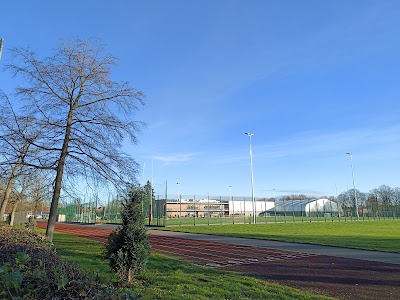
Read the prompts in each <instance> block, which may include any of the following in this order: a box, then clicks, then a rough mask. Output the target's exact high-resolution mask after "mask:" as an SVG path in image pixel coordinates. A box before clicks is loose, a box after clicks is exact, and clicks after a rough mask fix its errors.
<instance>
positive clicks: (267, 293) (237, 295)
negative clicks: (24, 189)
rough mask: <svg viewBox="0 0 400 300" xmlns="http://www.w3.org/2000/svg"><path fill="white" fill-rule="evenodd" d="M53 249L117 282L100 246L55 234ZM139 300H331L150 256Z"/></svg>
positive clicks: (138, 285)
mask: <svg viewBox="0 0 400 300" xmlns="http://www.w3.org/2000/svg"><path fill="white" fill-rule="evenodd" d="M54 245H55V247H56V248H57V253H58V255H59V256H60V257H62V258H63V259H66V260H68V261H71V262H74V263H76V264H79V265H80V266H81V267H82V269H83V270H84V271H85V272H87V273H88V274H92V275H96V274H98V275H99V278H100V280H102V281H110V280H111V281H116V280H117V278H116V277H115V276H114V275H113V274H112V273H111V272H110V271H109V268H108V263H107V261H106V260H104V259H103V257H102V251H103V250H102V249H103V244H101V243H99V242H95V241H91V240H87V239H83V238H78V237H73V236H70V235H67V234H62V233H56V234H55V236H54ZM137 279H138V280H137V283H136V285H135V287H134V288H135V289H136V291H138V292H139V293H140V295H141V297H142V298H141V299H166V300H168V299H171V300H175V299H188V300H189V299H332V298H328V297H324V296H318V295H313V294H311V293H307V292H302V291H298V290H294V289H292V288H288V287H285V286H281V285H277V284H271V283H268V282H267V281H264V280H259V279H256V278H253V277H250V276H245V275H241V274H238V273H233V272H223V271H218V270H213V269H209V268H205V267H201V266H196V265H193V264H190V263H188V262H184V261H181V260H176V259H172V258H169V257H166V256H163V255H158V254H152V255H151V256H150V260H149V263H148V266H147V270H146V271H145V272H144V273H142V274H141V275H140V276H139V277H138V278H137Z"/></svg>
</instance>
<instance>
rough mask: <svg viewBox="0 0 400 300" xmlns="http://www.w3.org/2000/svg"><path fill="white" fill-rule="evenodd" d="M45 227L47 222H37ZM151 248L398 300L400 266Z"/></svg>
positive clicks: (155, 242)
mask: <svg viewBox="0 0 400 300" xmlns="http://www.w3.org/2000/svg"><path fill="white" fill-rule="evenodd" d="M38 226H39V227H42V228H43V227H45V226H46V223H38ZM56 231H59V232H65V233H69V234H73V235H76V236H81V237H85V238H90V239H93V240H97V241H99V242H106V241H107V236H108V235H109V233H110V232H111V230H105V229H99V228H94V227H87V226H83V225H70V224H62V223H58V224H56ZM150 242H151V245H152V250H153V251H155V252H160V253H166V254H169V255H173V256H178V257H181V258H184V259H186V260H188V261H191V262H193V263H196V264H199V265H205V266H209V267H213V268H221V269H224V270H230V271H236V272H242V273H246V274H250V275H252V276H256V277H259V278H263V279H267V280H269V281H274V282H277V283H280V284H285V285H288V286H291V287H295V288H298V289H302V290H307V291H313V292H316V293H319V294H324V295H328V296H333V297H336V298H338V299H360V300H362V299H365V300H372V299H388V300H390V299H400V265H397V264H388V263H379V262H372V261H366V260H357V259H349V258H340V257H333V256H326V255H315V254H308V253H303V252H293V251H281V250H274V249H266V248H259V247H253V246H239V245H232V244H226V243H215V242H208V241H200V240H194V239H183V238H174V237H165V236H157V235H154V234H152V235H151V236H150Z"/></svg>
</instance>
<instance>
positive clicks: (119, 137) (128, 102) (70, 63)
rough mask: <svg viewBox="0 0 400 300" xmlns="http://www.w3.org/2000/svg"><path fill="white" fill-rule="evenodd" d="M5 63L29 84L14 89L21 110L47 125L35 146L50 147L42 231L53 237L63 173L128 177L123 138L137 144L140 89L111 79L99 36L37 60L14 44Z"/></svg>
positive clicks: (131, 166) (116, 180)
mask: <svg viewBox="0 0 400 300" xmlns="http://www.w3.org/2000/svg"><path fill="white" fill-rule="evenodd" d="M12 53H13V54H14V61H13V63H12V64H10V65H7V66H6V68H8V69H9V70H10V71H11V72H12V73H13V75H14V76H22V77H23V78H24V79H25V80H26V82H27V85H26V86H25V87H18V88H17V91H16V92H17V95H18V96H19V97H20V98H21V99H22V100H24V101H25V106H24V110H25V113H26V114H27V115H29V116H33V117H35V118H36V120H37V122H38V123H39V124H41V125H43V126H45V127H46V134H45V136H42V137H41V140H40V141H38V142H35V143H34V145H35V147H38V148H41V149H43V150H45V151H47V152H48V157H47V159H48V158H49V157H50V158H51V159H53V162H52V163H51V164H48V162H46V166H51V167H53V168H54V170H55V180H54V190H53V191H54V192H53V196H52V201H51V207H50V216H49V222H48V225H47V230H46V236H47V238H48V239H49V240H50V241H51V240H52V239H53V232H54V225H55V221H56V215H57V207H58V202H59V199H60V194H61V189H62V183H63V175H64V174H65V175H67V178H68V177H70V178H71V177H75V178H76V177H77V176H78V177H79V176H80V177H84V178H86V179H88V180H90V179H95V180H97V181H99V180H103V181H105V182H108V183H112V184H115V185H118V184H120V183H124V185H125V182H128V181H131V180H132V179H133V177H134V175H135V171H136V170H137V165H136V163H135V162H134V160H133V159H132V158H131V157H130V156H129V155H127V154H125V153H123V152H122V151H121V148H122V141H123V139H124V137H129V138H130V140H131V141H132V142H133V143H135V142H136V135H137V133H138V130H139V129H140V127H141V126H142V125H143V124H142V123H141V122H137V121H133V120H132V118H131V117H132V114H133V113H134V112H135V111H136V110H137V109H138V108H139V107H141V106H142V105H143V104H144V96H143V94H142V92H140V91H138V90H136V89H135V88H133V87H131V86H130V84H129V83H127V82H116V81H113V80H112V79H111V68H112V67H113V66H115V64H116V59H115V58H114V57H113V56H111V55H109V54H104V45H103V44H102V43H101V42H100V41H99V40H97V39H90V40H88V41H84V40H80V39H73V40H71V41H61V42H60V43H59V46H58V48H57V49H55V50H54V55H53V56H51V57H47V58H44V59H39V58H38V57H37V55H36V54H35V53H34V52H32V51H31V50H29V49H20V48H14V49H12Z"/></svg>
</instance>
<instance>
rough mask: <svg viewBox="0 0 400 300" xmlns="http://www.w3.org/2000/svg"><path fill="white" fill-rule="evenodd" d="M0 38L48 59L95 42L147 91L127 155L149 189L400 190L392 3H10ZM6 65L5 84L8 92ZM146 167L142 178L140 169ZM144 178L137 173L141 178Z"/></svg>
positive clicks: (399, 12) (0, 83) (120, 75)
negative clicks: (79, 43)
mask: <svg viewBox="0 0 400 300" xmlns="http://www.w3.org/2000/svg"><path fill="white" fill-rule="evenodd" d="M1 11H2V14H1V17H0V37H3V38H4V39H5V45H4V47H5V49H4V50H3V57H2V61H1V64H5V63H7V62H8V61H9V56H8V52H7V48H10V47H14V46H27V45H29V46H30V47H31V48H32V49H34V50H35V51H36V52H37V53H39V54H40V55H43V56H45V55H46V54H48V53H49V52H50V51H51V49H52V48H53V47H55V46H56V43H57V40H58V39H59V38H62V37H64V38H68V37H72V36H79V37H81V38H90V37H93V36H95V37H99V38H101V39H103V40H104V41H105V42H106V43H107V45H108V48H107V49H108V51H109V52H111V53H112V54H114V55H115V56H117V57H118V58H119V59H120V64H119V66H118V67H117V68H116V69H115V70H114V73H113V76H114V78H115V79H119V80H126V81H130V82H131V83H132V85H133V86H135V87H136V88H138V89H140V90H142V91H143V92H144V93H145V95H146V97H147V104H146V107H145V108H144V109H143V110H141V111H140V112H139V113H138V114H137V115H136V118H137V119H139V120H142V121H145V122H146V123H147V124H148V126H147V128H145V129H144V130H143V131H142V132H141V134H140V136H139V141H140V142H139V144H138V145H136V146H131V145H129V144H126V146H125V150H126V151H127V152H128V153H130V154H131V155H132V156H133V157H134V158H135V159H136V160H137V162H138V163H139V164H140V165H142V166H143V165H145V167H144V174H145V179H151V176H152V168H151V165H152V161H153V163H154V173H153V174H154V175H153V178H154V187H155V192H156V194H161V193H164V190H165V187H164V183H165V181H166V180H167V181H168V190H169V192H170V193H171V194H173V193H177V185H176V183H177V182H179V183H180V184H179V189H180V192H181V193H182V194H187V195H199V194H203V195H206V194H207V193H209V194H210V195H228V194H229V186H232V193H233V194H234V195H243V196H250V195H251V181H250V159H249V138H248V137H247V136H246V135H245V134H244V133H245V132H251V133H253V134H254V136H253V138H252V145H253V163H254V186H255V196H257V197H264V196H267V197H270V196H272V195H273V192H272V190H273V189H275V190H276V195H283V194H291V193H305V194H314V195H321V194H325V195H335V194H336V187H337V190H338V193H340V192H341V191H343V190H346V189H347V187H348V188H351V187H352V178H351V167H350V160H349V157H348V156H347V155H346V154H345V153H346V152H352V153H353V162H354V172H355V180H356V187H357V188H358V189H360V190H361V191H364V192H368V191H369V190H371V189H373V188H376V187H379V186H380V185H382V184H387V185H389V186H391V187H398V186H400V183H399V180H398V178H399V176H398V173H399V170H400V151H399V150H400V122H399V121H400V102H399V96H400V84H399V78H400V76H399V75H400V59H399V53H400V38H399V37H400V3H399V2H398V1H366V0H363V1H316V0H315V1H311V0H310V1H306V0H305V1H295V0H293V1H289V0H286V1H267V0H261V1H257V0H252V1H244V0H241V1H234V0H230V1H226V0H219V1H207V0H201V1H200V0H193V1H184V0H182V1H174V0H169V1H161V0H158V1H156V0H148V1H113V2H110V1H99V0H97V1H77V0H71V1H28V0H27V1H18V0H16V1H6V2H5V3H2V5H1ZM15 85H16V82H15V80H13V79H11V78H10V74H9V73H7V72H4V71H1V72H0V88H1V89H3V90H4V91H6V92H10V91H12V89H13V88H14V87H15ZM141 174H143V173H142V172H141ZM139 181H141V178H139Z"/></svg>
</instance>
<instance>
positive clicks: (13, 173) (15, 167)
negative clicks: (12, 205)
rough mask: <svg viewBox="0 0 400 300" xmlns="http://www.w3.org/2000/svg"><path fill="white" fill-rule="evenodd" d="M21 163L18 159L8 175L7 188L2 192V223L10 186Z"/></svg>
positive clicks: (0, 217)
mask: <svg viewBox="0 0 400 300" xmlns="http://www.w3.org/2000/svg"><path fill="white" fill-rule="evenodd" d="M21 162H22V159H21V157H19V158H18V161H17V163H16V164H15V166H14V167H13V168H12V170H11V175H10V178H9V179H8V182H7V187H6V190H5V192H4V195H3V199H2V201H1V206H0V221H3V219H4V213H5V212H6V207H7V204H8V200H9V199H10V195H11V190H12V185H13V182H14V179H15V173H17V170H18V168H19V165H20V164H21Z"/></svg>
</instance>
